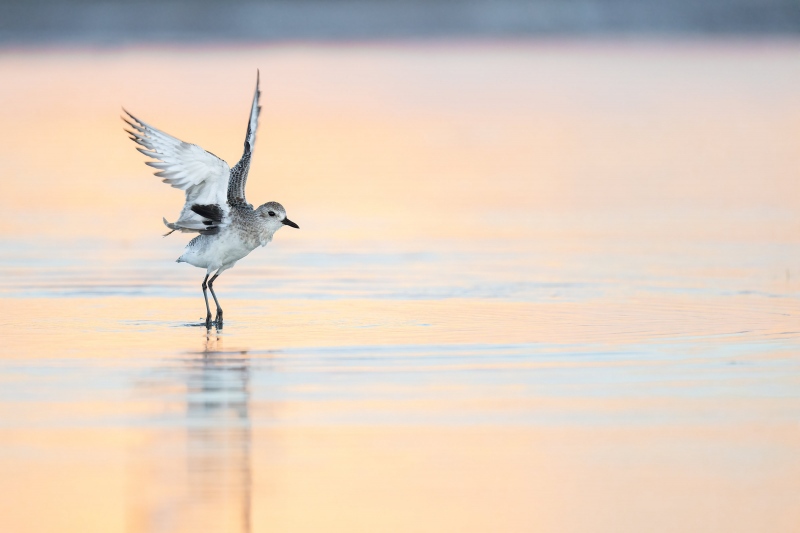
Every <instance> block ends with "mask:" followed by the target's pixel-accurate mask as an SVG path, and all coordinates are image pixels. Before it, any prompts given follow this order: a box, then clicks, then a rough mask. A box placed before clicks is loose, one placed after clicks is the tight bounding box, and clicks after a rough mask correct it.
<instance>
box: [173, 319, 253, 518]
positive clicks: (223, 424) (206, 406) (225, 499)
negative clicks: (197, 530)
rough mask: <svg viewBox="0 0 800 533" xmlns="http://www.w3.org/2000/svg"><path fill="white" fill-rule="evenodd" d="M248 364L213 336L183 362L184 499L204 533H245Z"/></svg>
mask: <svg viewBox="0 0 800 533" xmlns="http://www.w3.org/2000/svg"><path fill="white" fill-rule="evenodd" d="M249 362H250V361H249V358H248V355H247V352H246V351H241V352H226V351H224V350H223V348H222V338H221V337H219V336H218V335H217V334H216V333H209V334H208V335H207V336H206V346H205V349H204V350H203V352H202V353H201V354H197V355H196V357H194V358H191V359H188V360H187V363H188V365H189V372H188V373H187V382H186V383H187V387H186V392H187V394H186V415H187V419H188V426H187V480H188V483H189V485H188V495H189V497H190V499H191V506H192V508H193V509H194V512H196V513H199V514H200V515H201V516H200V518H201V521H199V522H198V524H201V525H203V527H204V528H206V529H207V530H208V531H231V532H242V533H249V532H250V503H251V464H250V444H251V434H250V431H251V428H250V413H249V399H250V398H249V395H250V391H249V388H248V385H249V379H250V375H249V373H250V366H249ZM212 524H215V525H216V526H215V527H209V526H211V525H212Z"/></svg>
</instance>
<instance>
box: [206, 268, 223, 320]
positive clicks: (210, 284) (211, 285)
mask: <svg viewBox="0 0 800 533" xmlns="http://www.w3.org/2000/svg"><path fill="white" fill-rule="evenodd" d="M217 276H219V272H217V273H216V274H214V277H212V278H211V279H210V280H208V288H209V289H211V296H213V297H214V303H215V304H217V317H216V318H215V319H214V322H216V324H217V327H218V328H222V308H221V307H220V306H219V302H218V301H217V295H216V294H214V280H215V279H217ZM206 305H208V300H206ZM208 318H209V319H210V318H211V312H210V311H209V313H208Z"/></svg>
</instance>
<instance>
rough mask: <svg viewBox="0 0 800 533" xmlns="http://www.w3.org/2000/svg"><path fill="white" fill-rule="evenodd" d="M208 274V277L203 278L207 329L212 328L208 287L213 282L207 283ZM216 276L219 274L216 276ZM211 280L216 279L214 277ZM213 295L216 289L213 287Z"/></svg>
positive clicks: (215, 299)
mask: <svg viewBox="0 0 800 533" xmlns="http://www.w3.org/2000/svg"><path fill="white" fill-rule="evenodd" d="M208 276H209V275H208V274H206V279H204V280H203V285H202V287H203V298H204V299H205V301H206V329H211V308H210V307H209V306H208V294H207V293H206V287H211V284H208V285H207V284H206V282H207V281H208ZM214 277H215V278H216V277H217V276H214ZM211 281H214V279H213V278H212V279H211ZM211 295H212V296H214V289H211ZM214 301H215V302H216V301H217V297H216V296H214Z"/></svg>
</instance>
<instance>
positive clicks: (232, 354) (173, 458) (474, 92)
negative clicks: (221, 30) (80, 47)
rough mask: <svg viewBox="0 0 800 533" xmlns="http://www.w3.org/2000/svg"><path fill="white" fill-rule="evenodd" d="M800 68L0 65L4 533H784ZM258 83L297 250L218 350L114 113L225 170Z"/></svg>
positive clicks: (168, 211) (284, 240) (268, 145)
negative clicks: (198, 151) (257, 80)
mask: <svg viewBox="0 0 800 533" xmlns="http://www.w3.org/2000/svg"><path fill="white" fill-rule="evenodd" d="M798 59H800V47H798V45H797V43H794V42H781V43H760V44H753V43H682V44H681V43H673V44H668V43H661V44H656V43H649V44H646V43H626V44H620V43H603V44H600V43H583V44H574V43H547V42H540V43H505V44H497V43H495V44H491V43H484V44H425V45H422V44H420V45H404V46H401V45H369V46H367V45H347V46H336V47H322V46H312V45H291V46H289V45H287V46H272V47H253V48H247V49H204V50H199V51H198V50H194V49H172V50H139V49H122V50H114V51H105V52H90V51H74V52H71V53H66V52H58V51H39V52H12V51H8V52H7V53H5V54H4V55H3V56H2V57H0V75H2V79H3V80H4V83H3V84H2V87H0V105H2V106H3V109H4V119H5V122H4V124H5V125H6V127H4V128H2V129H0V152H1V153H2V157H0V175H2V176H3V178H2V179H3V184H4V194H3V195H0V207H2V209H3V212H4V221H5V222H4V223H3V224H0V245H2V250H3V252H4V256H3V257H2V261H0V273H2V279H0V296H1V297H0V306H2V309H3V310H4V312H3V315H2V317H1V318H0V322H2V324H3V326H4V339H3V342H2V345H0V359H1V360H2V363H3V364H2V365H0V366H2V370H0V385H2V387H0V442H1V443H2V444H0V472H2V473H3V475H2V476H0V530H2V531H12V532H20V533H26V532H40V531H76V532H82V533H85V532H94V531H97V532H103V533H114V532H123V531H124V532H126V533H146V532H147V533H149V532H160V531H169V532H182V531H186V532H189V531H191V532H196V531H214V532H216V531H231V532H249V531H253V532H255V531H281V532H283V531H292V532H295V531H297V532H301V531H347V532H350V531H398V532H400V531H403V532H406V531H431V532H440V531H476V532H479V531H480V532H483V531H631V532H633V531H726V532H729V531H742V532H745V531H747V532H749V531H767V530H768V531H787V532H788V531H793V529H794V528H795V526H796V524H798V523H800V499H799V498H798V495H797V491H796V490H795V486H796V481H797V479H799V478H800V459H798V454H797V453H796V451H797V449H798V446H800V431H798V426H797V415H798V413H800V397H798V395H797V392H796V391H797V390H800V388H798V386H800V383H798V380H799V379H800V378H798V376H800V359H798V356H797V354H798V353H800V351H799V350H798V348H800V345H799V344H798V339H800V330H799V329H798V327H797V316H798V305H797V296H798V294H800V286H799V285H798V280H800V270H798V267H797V252H798V248H797V245H798V244H799V243H800V242H799V241H798V232H797V227H798V225H800V194H798V193H800V190H798V187H800V182H798V180H797V179H796V177H797V176H796V174H797V172H796V170H797V169H798V168H800V155H798V154H799V153H800V152H798V151H797V150H796V139H797V134H798V124H800V99H799V97H798V93H797V91H796V90H795V88H796V87H797V86H798V83H799V82H800V70H798V69H797V68H796V65H797V64H798ZM257 67H259V68H260V69H261V73H262V83H263V91H264V104H263V105H264V110H263V112H262V121H263V122H262V130H261V131H260V132H259V140H258V144H257V146H256V150H255V159H254V163H253V169H252V175H251V180H250V183H249V188H248V194H249V199H250V200H251V201H253V202H254V203H260V202H262V201H266V200H279V201H281V203H283V204H284V205H285V206H286V207H287V209H288V212H289V215H290V216H291V218H292V219H293V220H296V221H297V222H298V223H299V224H300V225H301V227H302V228H303V229H302V230H301V231H298V232H293V233H291V234H288V233H287V232H281V233H279V234H278V235H277V236H276V239H275V241H274V242H273V243H272V244H271V245H270V247H268V248H267V249H266V250H257V251H256V252H254V253H253V255H252V256H251V257H248V258H247V259H246V260H245V261H243V262H242V263H241V264H240V265H238V266H237V267H236V269H234V270H233V271H231V272H229V273H226V275H225V276H223V277H222V278H221V279H220V281H219V282H218V288H219V294H220V297H221V299H222V303H223V306H224V307H225V309H226V317H228V322H227V323H226V328H225V330H224V331H221V332H216V331H212V332H209V333H208V334H207V333H206V332H205V330H204V328H198V327H194V326H192V324H193V323H195V322H198V321H199V319H200V318H201V316H202V314H203V308H202V300H201V296H200V292H199V283H200V280H201V276H200V271H199V270H193V269H190V268H184V267H185V265H175V264H174V263H172V260H173V259H174V258H175V257H176V256H177V255H178V253H179V250H180V248H181V246H182V243H183V238H182V236H172V237H170V239H161V237H160V234H161V232H163V227H162V226H161V223H160V220H161V217H162V216H167V217H168V218H169V217H171V216H172V215H174V213H176V212H177V210H178V208H179V206H180V196H181V195H180V193H179V192H177V191H171V190H169V189H168V188H167V187H166V186H164V185H162V184H161V183H159V182H158V180H157V179H156V178H154V177H153V176H151V175H150V173H149V169H148V168H147V167H145V166H144V165H143V164H142V163H143V161H142V157H141V156H140V155H139V154H137V153H136V152H135V150H134V149H133V146H132V143H130V141H128V140H127V139H126V137H125V135H124V134H123V133H122V123H121V121H120V120H119V118H118V115H119V112H120V106H121V105H125V106H126V107H127V108H128V109H130V110H131V111H132V112H134V113H136V114H138V115H140V116H141V117H142V118H143V119H144V120H147V121H150V122H152V123H153V124H154V125H156V126H158V127H161V128H163V129H165V130H166V131H168V132H170V133H173V134H175V135H177V136H179V137H181V138H183V139H185V140H187V141H190V142H196V143H199V144H200V145H202V146H203V147H204V148H207V149H209V150H211V151H213V152H214V153H216V154H219V155H221V156H223V157H224V158H226V159H227V160H228V161H234V160H235V159H236V158H237V157H238V155H239V154H240V152H241V139H242V137H243V135H244V132H243V126H244V121H245V119H246V112H247V106H248V102H249V98H250V96H251V94H250V91H251V90H252V81H253V77H254V73H255V69H256V68H257ZM210 72H214V73H216V74H215V75H213V76H211V75H209V73H210ZM236 80H239V81H236Z"/></svg>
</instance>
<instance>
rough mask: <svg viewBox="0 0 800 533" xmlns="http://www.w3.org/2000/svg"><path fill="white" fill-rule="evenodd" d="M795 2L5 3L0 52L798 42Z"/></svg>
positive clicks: (0, 10)
mask: <svg viewBox="0 0 800 533" xmlns="http://www.w3.org/2000/svg"><path fill="white" fill-rule="evenodd" d="M798 35H800V7H798V4H797V2H796V1H794V0H761V1H753V0H705V1H703V2H696V1H692V0H674V1H673V2H668V3H665V2H660V1H658V0H565V1H560V2H559V1H554V0H528V1H526V0H497V1H491V0H430V1H422V0H410V1H400V0H332V1H331V0H329V1H323V0H294V1H288V0H280V1H275V2H270V3H264V2H256V1H253V0H240V1H233V2H222V1H221V0H204V1H200V2H192V1H190V0H167V1H164V2H157V1H154V0H144V1H142V2H135V3H134V2H131V3H119V2H109V1H107V0H66V1H63V2H55V1H53V0H28V1H22V0H6V1H5V2H2V4H0V46H6V47H7V46H12V47H15V46H21V47H25V46H37V45H78V46H81V45H89V46H100V47H102V46H126V45H138V44H143V43H152V44H170V43H174V44H215V43H219V44H225V43H231V44H236V43H246V42H253V41H259V42H280V41H321V42H331V41H332V42H337V41H351V40H353V41H357V40H409V39H436V38H444V39H461V38H511V39H515V38H530V37H558V38H561V37H567V38H587V37H588V38H592V37H666V38H672V37H683V38H685V37H689V38H691V37H794V36H798Z"/></svg>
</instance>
